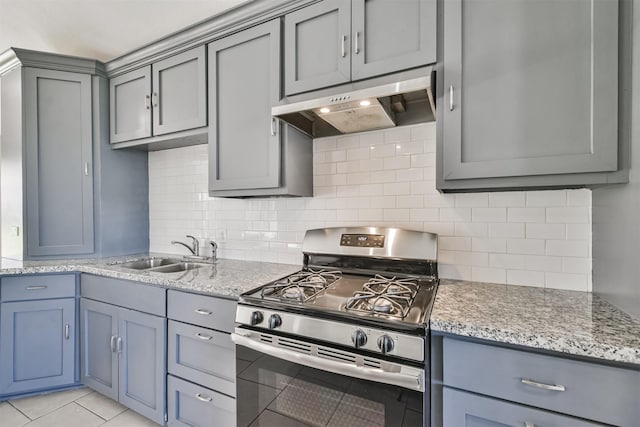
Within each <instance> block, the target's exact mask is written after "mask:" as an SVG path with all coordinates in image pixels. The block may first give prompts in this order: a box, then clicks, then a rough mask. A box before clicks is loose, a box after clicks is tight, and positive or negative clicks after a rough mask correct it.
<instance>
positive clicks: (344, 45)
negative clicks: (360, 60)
mask: <svg viewBox="0 0 640 427" xmlns="http://www.w3.org/2000/svg"><path fill="white" fill-rule="evenodd" d="M341 49H342V57H343V58H344V57H345V56H347V36H346V35H343V36H342V47H341Z"/></svg>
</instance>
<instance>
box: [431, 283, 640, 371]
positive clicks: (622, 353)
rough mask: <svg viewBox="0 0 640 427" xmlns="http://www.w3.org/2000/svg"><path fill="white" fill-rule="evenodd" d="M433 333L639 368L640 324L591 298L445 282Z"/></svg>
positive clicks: (434, 315)
mask: <svg viewBox="0 0 640 427" xmlns="http://www.w3.org/2000/svg"><path fill="white" fill-rule="evenodd" d="M431 330H432V331H435V332H445V333H450V334H455V335H461V336H465V337H473V338H482V339H486V340H490V341H497V342H500V343H507V344H515V345H522V346H526V347H532V348H535V349H541V350H550V351H557V352H562V353H568V354H571V355H576V356H585V357H592V358H598V359H604V360H608V361H613V362H623V363H630V364H634V365H640V320H638V319H635V318H633V317H631V316H629V315H628V314H626V313H625V312H623V311H622V310H620V309H618V308H616V307H614V306H613V305H611V304H609V303H608V302H606V301H605V300H603V299H602V298H600V297H598V296H597V295H595V294H592V293H588V292H576V291H563V290H556V289H542V288H533V287H527V286H511V285H496V284H489V283H478V282H467V281H454V280H441V283H440V287H439V288H438V294H437V297H436V301H435V304H434V308H433V312H432V313H431Z"/></svg>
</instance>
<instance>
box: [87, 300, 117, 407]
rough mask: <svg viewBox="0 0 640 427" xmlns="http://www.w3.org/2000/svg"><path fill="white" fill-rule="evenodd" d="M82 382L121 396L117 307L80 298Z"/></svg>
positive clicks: (108, 393) (100, 391) (113, 397)
mask: <svg viewBox="0 0 640 427" xmlns="http://www.w3.org/2000/svg"><path fill="white" fill-rule="evenodd" d="M80 325H81V326H80V333H81V334H82V336H81V339H80V360H81V362H80V366H81V371H82V375H81V378H82V383H83V384H84V385H86V386H88V387H90V388H92V389H94V390H96V391H97V392H99V393H101V394H103V395H105V396H107V397H109V398H111V399H113V400H118V354H117V352H116V351H117V339H118V307H115V306H113V305H110V304H104V303H101V302H97V301H92V300H89V299H85V298H81V299H80Z"/></svg>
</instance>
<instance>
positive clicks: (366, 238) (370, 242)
mask: <svg viewBox="0 0 640 427" xmlns="http://www.w3.org/2000/svg"><path fill="white" fill-rule="evenodd" d="M340 246H355V247H359V248H384V235H383V234H343V235H342V237H341V238H340Z"/></svg>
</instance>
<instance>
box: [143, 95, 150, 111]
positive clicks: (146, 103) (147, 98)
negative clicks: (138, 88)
mask: <svg viewBox="0 0 640 427" xmlns="http://www.w3.org/2000/svg"><path fill="white" fill-rule="evenodd" d="M150 100H151V96H150V95H145V96H144V108H146V109H147V110H150V109H151V101H150Z"/></svg>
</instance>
